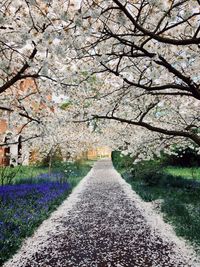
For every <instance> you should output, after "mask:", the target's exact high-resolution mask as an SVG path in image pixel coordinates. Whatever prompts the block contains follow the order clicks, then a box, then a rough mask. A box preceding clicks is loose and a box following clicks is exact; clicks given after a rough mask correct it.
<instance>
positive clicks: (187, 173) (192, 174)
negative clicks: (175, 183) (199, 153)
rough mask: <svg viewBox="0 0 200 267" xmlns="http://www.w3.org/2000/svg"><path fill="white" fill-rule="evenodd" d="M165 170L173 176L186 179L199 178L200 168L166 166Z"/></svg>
mask: <svg viewBox="0 0 200 267" xmlns="http://www.w3.org/2000/svg"><path fill="white" fill-rule="evenodd" d="M165 172H166V173H168V174H171V175H173V176H181V177H183V178H186V179H194V180H200V168H194V167H193V168H181V167H171V166H170V167H167V168H165Z"/></svg>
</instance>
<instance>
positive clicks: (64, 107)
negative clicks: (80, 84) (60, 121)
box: [60, 101, 73, 110]
mask: <svg viewBox="0 0 200 267" xmlns="http://www.w3.org/2000/svg"><path fill="white" fill-rule="evenodd" d="M71 105H73V103H72V101H67V102H65V103H62V104H61V106H60V108H61V109H63V110H66V109H68V108H69V107H70V106H71Z"/></svg>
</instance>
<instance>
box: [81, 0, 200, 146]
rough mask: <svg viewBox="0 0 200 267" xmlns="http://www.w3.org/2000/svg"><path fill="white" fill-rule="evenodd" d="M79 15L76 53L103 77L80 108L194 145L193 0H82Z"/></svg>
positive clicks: (197, 7)
mask: <svg viewBox="0 0 200 267" xmlns="http://www.w3.org/2000/svg"><path fill="white" fill-rule="evenodd" d="M78 18H79V25H78V27H79V30H78V31H77V32H76V33H77V38H80V37H81V42H80V43H79V46H78V47H77V46H76V50H77V58H79V59H80V60H81V61H82V62H88V65H89V67H88V76H89V75H93V77H99V78H100V79H101V80H104V84H103V86H102V84H101V85H100V86H99V88H98V89H95V90H94V88H92V87H91V90H90V92H89V93H88V94H87V96H86V101H88V99H90V101H91V102H92V104H91V105H90V108H89V111H88V110H87V111H85V113H87V114H90V118H93V119H108V120H115V121H118V122H120V123H123V124H129V125H133V126H139V127H142V128H144V129H147V130H150V131H151V132H154V133H155V135H156V137H155V140H157V141H158V140H160V142H163V139H165V140H168V141H167V143H168V142H169V140H173V139H174V140H176V142H177V138H179V140H181V141H182V142H185V140H190V141H192V142H194V143H196V144H198V146H199V145H200V132H199V126H200V125H199V118H200V110H199V100H200V76H199V49H200V26H199V20H200V3H199V1H193V0H172V1H154V0H148V1H147V0H110V1H104V0H99V1H92V0H88V1H84V0H83V1H82V5H81V8H80V12H79V14H78V15H77V20H78ZM89 60H90V62H89ZM108 84H109V86H108ZM88 88H90V86H88ZM91 107H93V110H92V108H91ZM140 129H141V128H140ZM147 134H148V133H147ZM153 135H154V134H152V137H153ZM167 146H168V144H167Z"/></svg>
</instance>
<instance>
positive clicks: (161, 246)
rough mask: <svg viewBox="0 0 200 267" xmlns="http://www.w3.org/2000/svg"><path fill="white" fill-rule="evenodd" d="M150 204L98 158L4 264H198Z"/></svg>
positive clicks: (73, 266) (121, 266)
mask: <svg viewBox="0 0 200 267" xmlns="http://www.w3.org/2000/svg"><path fill="white" fill-rule="evenodd" d="M196 261H197V258H196V256H195V254H193V252H192V250H191V249H190V248H189V247H187V246H186V245H185V243H184V241H182V240H180V239H178V238H177V237H176V236H175V234H174V233H173V231H172V230H171V227H169V226H168V225H166V224H165V223H164V222H163V220H162V218H161V217H160V215H158V214H156V213H155V212H154V211H153V210H152V207H151V205H150V204H147V203H144V202H143V201H141V200H140V198H139V197H138V196H137V195H136V194H135V193H134V192H133V191H132V190H131V188H130V186H129V185H128V184H126V182H125V181H124V180H123V179H122V178H121V176H120V175H119V174H118V173H117V172H116V171H115V170H114V168H113V166H112V164H111V162H110V161H109V160H101V161H98V162H97V163H96V164H95V166H94V167H93V169H92V170H91V171H90V173H89V174H88V175H87V176H86V177H85V178H84V179H83V180H82V181H81V183H80V184H79V186H78V187H77V188H76V189H75V191H74V192H73V193H72V194H71V195H70V197H69V198H68V199H67V200H66V201H65V202H64V203H63V204H62V205H61V206H60V207H59V208H58V210H57V211H56V212H54V213H53V214H52V216H51V217H50V218H49V219H48V220H46V221H45V222H44V223H43V224H42V225H41V226H40V227H39V229H38V230H37V231H36V233H35V234H34V236H33V237H31V238H29V239H27V240H26V242H25V243H24V245H23V246H22V248H21V249H20V250H19V252H18V253H17V254H16V255H15V256H14V257H13V259H11V260H10V261H8V262H7V263H6V264H5V265H4V267H35V266H42V267H47V266H52V267H56V266H63V267H76V266H77V267H78V266H80V267H134V266H135V267H137V266H141V267H164V266H166V267H182V266H187V267H189V266H192V267H194V266H200V265H199V264H198V263H197V262H196Z"/></svg>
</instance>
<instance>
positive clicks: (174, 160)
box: [161, 147, 200, 167]
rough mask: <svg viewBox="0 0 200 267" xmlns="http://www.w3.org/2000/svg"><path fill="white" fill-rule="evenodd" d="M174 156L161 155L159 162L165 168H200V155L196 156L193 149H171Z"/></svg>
mask: <svg viewBox="0 0 200 267" xmlns="http://www.w3.org/2000/svg"><path fill="white" fill-rule="evenodd" d="M173 152H174V153H175V155H166V154H163V155H162V158H161V162H162V164H163V165H166V166H169V165H170V166H177V167H198V166H200V155H198V154H197V152H196V150H195V149H192V148H190V147H188V148H184V149H183V148H178V147H175V148H174V149H173Z"/></svg>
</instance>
